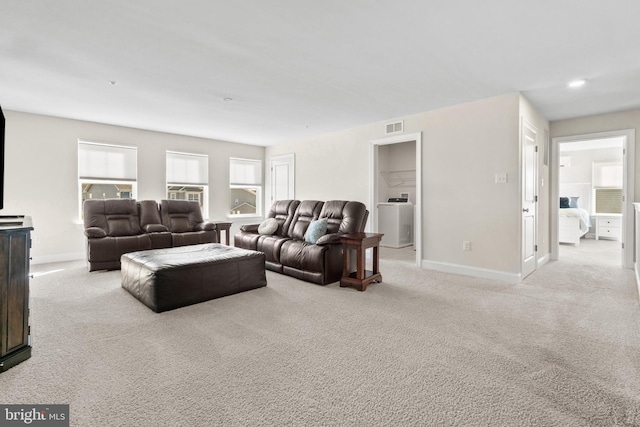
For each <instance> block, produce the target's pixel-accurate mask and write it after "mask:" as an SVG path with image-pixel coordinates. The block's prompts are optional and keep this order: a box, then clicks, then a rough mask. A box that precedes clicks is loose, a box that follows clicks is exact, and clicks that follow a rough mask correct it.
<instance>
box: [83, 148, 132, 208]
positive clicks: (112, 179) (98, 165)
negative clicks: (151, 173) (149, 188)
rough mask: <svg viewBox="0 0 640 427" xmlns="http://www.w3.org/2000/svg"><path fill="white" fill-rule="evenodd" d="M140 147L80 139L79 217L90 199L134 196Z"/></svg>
mask: <svg viewBox="0 0 640 427" xmlns="http://www.w3.org/2000/svg"><path fill="white" fill-rule="evenodd" d="M137 162H138V149H137V148H136V147H126V146H120V145H109V144H97V143H93V142H84V141H78V185H79V193H80V197H79V201H80V203H79V204H80V218H82V217H83V211H82V205H83V203H84V201H85V200H87V199H135V197H136V184H137Z"/></svg>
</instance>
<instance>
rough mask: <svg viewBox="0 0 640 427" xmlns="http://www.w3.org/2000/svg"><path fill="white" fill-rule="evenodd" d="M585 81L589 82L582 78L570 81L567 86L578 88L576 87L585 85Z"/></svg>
mask: <svg viewBox="0 0 640 427" xmlns="http://www.w3.org/2000/svg"><path fill="white" fill-rule="evenodd" d="M585 83H587V81H586V80H584V79H582V80H574V81H572V82H569V84H568V85H567V86H569V87H572V88H576V87H580V86H584V85H585Z"/></svg>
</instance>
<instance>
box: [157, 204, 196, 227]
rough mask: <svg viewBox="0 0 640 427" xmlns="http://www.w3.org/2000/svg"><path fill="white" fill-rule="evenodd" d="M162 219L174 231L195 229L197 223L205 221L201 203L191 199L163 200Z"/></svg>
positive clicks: (161, 205)
mask: <svg viewBox="0 0 640 427" xmlns="http://www.w3.org/2000/svg"><path fill="white" fill-rule="evenodd" d="M160 219H161V220H162V225H164V226H165V227H167V228H168V229H169V231H171V232H172V233H186V232H189V231H195V227H196V225H198V224H200V223H202V222H204V221H203V220H202V211H201V210H200V204H198V202H197V201H191V200H161V201H160Z"/></svg>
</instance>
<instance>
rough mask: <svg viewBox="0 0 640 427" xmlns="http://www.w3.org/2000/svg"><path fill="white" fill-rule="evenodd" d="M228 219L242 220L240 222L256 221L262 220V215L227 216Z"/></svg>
mask: <svg viewBox="0 0 640 427" xmlns="http://www.w3.org/2000/svg"><path fill="white" fill-rule="evenodd" d="M227 218H229V219H242V220H245V219H246V220H256V219H262V215H254V214H245V215H231V214H229V215H227Z"/></svg>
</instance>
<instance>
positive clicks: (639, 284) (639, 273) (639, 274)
mask: <svg viewBox="0 0 640 427" xmlns="http://www.w3.org/2000/svg"><path fill="white" fill-rule="evenodd" d="M639 268H640V267H638V263H637V262H636V265H635V271H636V287H637V288H638V302H640V271H639Z"/></svg>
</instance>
